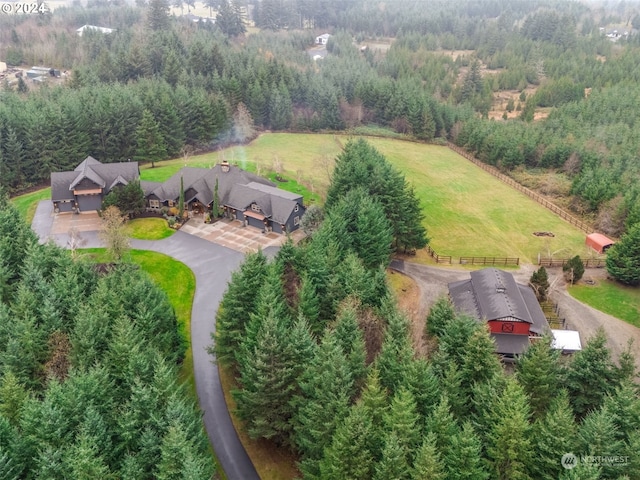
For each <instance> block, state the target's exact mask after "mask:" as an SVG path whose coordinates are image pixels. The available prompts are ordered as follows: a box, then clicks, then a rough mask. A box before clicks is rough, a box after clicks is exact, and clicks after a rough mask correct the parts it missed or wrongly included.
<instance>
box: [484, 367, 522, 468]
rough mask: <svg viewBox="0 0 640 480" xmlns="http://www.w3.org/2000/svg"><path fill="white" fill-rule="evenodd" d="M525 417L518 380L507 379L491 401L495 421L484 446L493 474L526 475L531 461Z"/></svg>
mask: <svg viewBox="0 0 640 480" xmlns="http://www.w3.org/2000/svg"><path fill="white" fill-rule="evenodd" d="M529 417H530V410H529V402H528V399H527V396H526V395H525V393H524V391H523V389H522V387H521V386H520V385H518V383H516V382H515V381H514V380H509V381H508V382H507V386H506V389H505V390H504V392H503V394H502V397H500V399H499V400H498V401H497V403H496V405H495V410H494V412H493V418H494V422H495V423H494V424H493V427H492V429H491V432H490V433H489V445H488V446H487V454H488V456H489V458H490V459H491V460H492V462H493V467H494V472H495V475H494V478H498V479H500V480H519V479H523V480H525V479H528V478H529V476H528V474H527V471H528V469H529V467H530V464H531V461H532V458H531V441H530V439H529V435H530V426H529Z"/></svg>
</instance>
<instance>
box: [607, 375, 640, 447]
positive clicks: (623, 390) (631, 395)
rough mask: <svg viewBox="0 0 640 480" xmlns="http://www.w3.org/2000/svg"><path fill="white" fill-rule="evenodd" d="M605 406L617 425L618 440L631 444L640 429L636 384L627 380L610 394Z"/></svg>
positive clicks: (639, 404)
mask: <svg viewBox="0 0 640 480" xmlns="http://www.w3.org/2000/svg"><path fill="white" fill-rule="evenodd" d="M604 406H605V407H606V408H607V411H608V412H610V413H611V415H612V417H613V422H614V424H615V426H616V427H617V431H618V440H620V441H623V442H626V443H627V444H631V441H632V436H633V435H634V434H635V432H637V431H639V430H640V398H639V397H638V388H637V386H636V385H634V384H632V383H631V382H629V381H627V382H625V383H623V384H622V385H621V386H620V387H618V388H617V389H616V391H615V393H614V394H613V395H610V396H608V397H607V398H606V399H605V401H604Z"/></svg>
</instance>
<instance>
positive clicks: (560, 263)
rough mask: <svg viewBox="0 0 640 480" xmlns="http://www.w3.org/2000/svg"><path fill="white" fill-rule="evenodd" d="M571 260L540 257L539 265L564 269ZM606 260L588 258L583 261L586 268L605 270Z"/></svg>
mask: <svg viewBox="0 0 640 480" xmlns="http://www.w3.org/2000/svg"><path fill="white" fill-rule="evenodd" d="M569 260H570V259H569V258H545V257H538V265H540V266H541V267H564V266H565V265H566V264H567V262H568V261H569ZM605 262H606V260H604V259H602V258H588V259H586V260H582V263H583V264H584V268H605V267H606V263H605Z"/></svg>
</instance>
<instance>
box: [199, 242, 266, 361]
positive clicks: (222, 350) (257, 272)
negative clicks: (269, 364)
mask: <svg viewBox="0 0 640 480" xmlns="http://www.w3.org/2000/svg"><path fill="white" fill-rule="evenodd" d="M267 271H268V267H267V259H266V257H265V256H264V254H263V253H262V251H258V252H256V253H250V254H248V255H247V256H246V258H245V261H244V263H243V264H242V265H241V266H240V269H239V270H237V271H235V272H234V273H233V274H232V275H231V280H230V281H229V286H228V288H227V291H226V293H225V295H224V297H223V298H222V302H220V306H219V307H218V313H217V318H216V333H215V335H214V337H213V339H214V345H213V347H211V348H210V349H209V353H212V354H213V353H215V356H216V359H217V361H219V362H221V363H223V364H225V365H229V364H232V363H233V362H234V361H235V360H236V355H237V351H238V350H239V347H240V344H241V343H242V340H243V337H244V333H245V328H246V324H247V323H248V320H249V318H250V317H251V315H252V314H253V313H255V309H256V306H257V303H258V301H257V300H258V299H257V297H258V296H257V295H256V294H255V292H257V291H259V290H260V287H261V286H262V284H263V283H264V279H265V277H266V274H267Z"/></svg>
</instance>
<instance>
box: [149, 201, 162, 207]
mask: <svg viewBox="0 0 640 480" xmlns="http://www.w3.org/2000/svg"><path fill="white" fill-rule="evenodd" d="M149 206H150V207H151V208H160V201H159V200H149Z"/></svg>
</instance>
